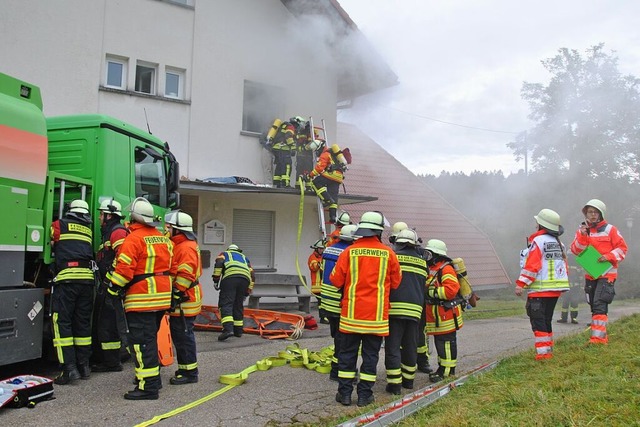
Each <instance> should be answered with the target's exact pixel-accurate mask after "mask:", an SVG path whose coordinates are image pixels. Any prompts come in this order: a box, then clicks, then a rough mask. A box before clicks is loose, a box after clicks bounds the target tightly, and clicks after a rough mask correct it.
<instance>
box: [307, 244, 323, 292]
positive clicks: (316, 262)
mask: <svg viewBox="0 0 640 427" xmlns="http://www.w3.org/2000/svg"><path fill="white" fill-rule="evenodd" d="M307 265H308V266H309V272H310V273H311V292H312V293H313V294H314V295H320V291H321V289H322V254H320V253H318V251H317V250H315V249H314V250H313V252H312V253H311V255H309V259H308V260H307Z"/></svg>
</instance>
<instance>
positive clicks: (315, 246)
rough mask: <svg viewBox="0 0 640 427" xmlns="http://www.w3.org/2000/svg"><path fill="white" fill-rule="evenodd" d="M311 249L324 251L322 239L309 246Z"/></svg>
mask: <svg viewBox="0 0 640 427" xmlns="http://www.w3.org/2000/svg"><path fill="white" fill-rule="evenodd" d="M309 247H310V248H311V249H324V248H325V246H324V239H318V240H316V241H315V243H314V244H313V245H311V246H309Z"/></svg>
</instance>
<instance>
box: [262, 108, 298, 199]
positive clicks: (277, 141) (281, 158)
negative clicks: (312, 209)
mask: <svg viewBox="0 0 640 427" xmlns="http://www.w3.org/2000/svg"><path fill="white" fill-rule="evenodd" d="M305 123H306V120H305V119H303V118H302V117H300V116H295V117H292V118H290V119H289V121H287V122H281V123H280V125H279V126H278V129H277V131H276V133H275V136H274V137H273V140H271V141H268V144H269V145H270V146H271V151H272V152H273V160H274V168H273V185H274V187H276V188H287V187H289V184H290V180H291V163H292V162H291V158H292V157H294V156H295V155H296V138H297V137H296V134H297V133H298V132H299V131H300V130H301V129H302V128H303V127H304V125H305Z"/></svg>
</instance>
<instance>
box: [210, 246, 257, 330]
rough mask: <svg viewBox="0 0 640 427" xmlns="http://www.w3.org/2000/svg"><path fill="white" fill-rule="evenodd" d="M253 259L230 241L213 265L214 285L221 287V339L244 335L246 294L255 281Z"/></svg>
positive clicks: (249, 293) (248, 293)
mask: <svg viewBox="0 0 640 427" xmlns="http://www.w3.org/2000/svg"><path fill="white" fill-rule="evenodd" d="M255 280H256V278H255V273H254V272H253V268H252V267H251V262H249V259H248V258H247V257H246V256H244V254H243V253H242V250H241V249H240V248H238V246H237V245H234V244H231V245H229V247H228V248H227V250H226V251H224V252H221V253H220V255H218V257H217V258H216V263H215V266H214V268H213V281H214V283H215V288H216V289H219V290H220V298H219V305H220V316H221V317H222V319H221V321H222V333H221V334H220V335H218V341H224V340H226V339H227V338H229V337H231V336H234V335H235V336H236V337H241V336H242V332H243V324H244V304H243V303H244V298H245V296H248V295H251V292H252V290H253V284H254V282H255Z"/></svg>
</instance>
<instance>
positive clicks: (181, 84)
mask: <svg viewBox="0 0 640 427" xmlns="http://www.w3.org/2000/svg"><path fill="white" fill-rule="evenodd" d="M169 74H173V75H175V76H177V77H178V93H177V94H176V95H170V94H169V93H167V82H168V79H167V76H168V75H169ZM185 74H186V72H185V70H183V69H180V68H175V67H165V70H164V96H165V97H166V98H171V99H184V82H185V80H184V79H185Z"/></svg>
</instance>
